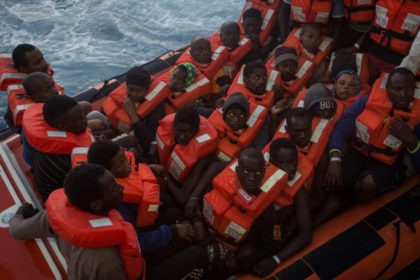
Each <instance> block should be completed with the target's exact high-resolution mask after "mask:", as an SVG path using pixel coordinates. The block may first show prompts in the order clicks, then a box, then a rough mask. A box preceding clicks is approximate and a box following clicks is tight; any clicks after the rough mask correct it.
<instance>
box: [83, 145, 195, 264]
mask: <svg viewBox="0 0 420 280" xmlns="http://www.w3.org/2000/svg"><path fill="white" fill-rule="evenodd" d="M87 159H88V162H89V163H95V164H99V165H101V166H103V167H105V168H106V169H107V170H109V171H111V173H112V174H113V175H114V177H115V180H116V181H117V183H118V184H121V185H122V186H123V187H124V191H123V194H124V196H123V199H122V202H124V204H122V205H121V206H120V207H119V211H120V212H121V213H122V215H123V216H124V218H125V219H126V220H127V221H129V222H131V223H132V224H133V225H135V227H136V229H137V230H139V231H140V232H142V234H139V242H140V247H141V249H142V251H143V253H145V255H146V259H147V260H148V261H150V262H154V263H156V262H159V261H161V260H163V259H166V258H167V257H169V256H170V255H171V254H174V253H175V252H176V251H178V250H181V249H182V248H185V247H187V246H188V245H189V243H188V242H185V241H193V240H194V239H195V232H194V228H193V227H192V225H190V224H188V223H180V222H181V221H183V220H184V216H183V213H182V212H181V211H180V209H178V208H177V207H175V205H174V203H171V204H172V205H167V204H168V203H167V202H168V200H167V199H166V198H167V194H166V193H165V177H166V172H165V170H164V168H163V166H160V165H156V164H153V165H147V164H139V165H136V164H135V163H134V162H130V161H133V157H132V156H130V153H127V152H124V151H123V150H122V149H121V147H120V145H118V144H117V143H116V142H113V141H110V140H99V141H96V142H95V143H93V144H92V146H91V147H90V148H89V151H88V154H87ZM158 182H159V183H158ZM160 185H161V186H162V189H161V188H160ZM161 190H162V192H161ZM160 197H161V198H162V199H160ZM163 203H164V204H165V205H162V204H163ZM163 248H164V249H163ZM156 249H160V250H159V252H160V254H159V255H160V256H156V252H153V251H155V250H156ZM152 252H153V253H152ZM146 253H147V254H146Z"/></svg>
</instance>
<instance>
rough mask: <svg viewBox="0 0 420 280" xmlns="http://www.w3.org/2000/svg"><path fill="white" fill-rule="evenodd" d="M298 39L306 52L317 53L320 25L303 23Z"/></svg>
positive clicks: (319, 41) (320, 31)
mask: <svg viewBox="0 0 420 280" xmlns="http://www.w3.org/2000/svg"><path fill="white" fill-rule="evenodd" d="M299 39H300V42H301V43H302V46H303V48H304V49H306V50H307V51H308V52H310V53H312V54H316V53H318V48H319V45H320V44H321V39H322V29H321V26H319V25H317V24H314V23H307V24H305V25H303V27H302V31H301V32H300V37H299Z"/></svg>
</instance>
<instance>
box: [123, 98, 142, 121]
mask: <svg viewBox="0 0 420 280" xmlns="http://www.w3.org/2000/svg"><path fill="white" fill-rule="evenodd" d="M123 108H124V110H125V112H126V113H127V115H128V116H129V117H130V119H131V121H132V122H133V123H135V122H137V121H138V120H139V116H138V115H137V112H136V105H135V104H134V102H133V101H132V100H131V99H130V98H127V99H126V100H124V103H123Z"/></svg>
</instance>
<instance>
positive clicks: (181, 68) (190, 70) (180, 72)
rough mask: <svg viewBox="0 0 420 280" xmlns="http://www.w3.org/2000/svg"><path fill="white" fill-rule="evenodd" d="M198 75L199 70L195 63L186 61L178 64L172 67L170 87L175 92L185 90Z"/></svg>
mask: <svg viewBox="0 0 420 280" xmlns="http://www.w3.org/2000/svg"><path fill="white" fill-rule="evenodd" d="M196 77H197V72H196V71H195V67H194V65H193V64H191V63H186V62H185V63H181V64H178V65H177V66H175V67H174V68H173V69H172V72H171V80H170V81H169V87H170V88H171V90H173V91H175V92H178V91H184V90H185V89H186V88H187V87H188V86H190V85H191V84H192V83H193V82H194V80H195V78H196Z"/></svg>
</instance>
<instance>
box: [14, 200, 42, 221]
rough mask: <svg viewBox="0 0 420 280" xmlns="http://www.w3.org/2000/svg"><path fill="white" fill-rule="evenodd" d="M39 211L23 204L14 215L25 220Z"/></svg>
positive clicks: (28, 204)
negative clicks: (20, 216)
mask: <svg viewBox="0 0 420 280" xmlns="http://www.w3.org/2000/svg"><path fill="white" fill-rule="evenodd" d="M38 212H39V210H38V209H35V208H34V207H33V206H32V204H30V203H27V202H25V203H24V204H22V205H21V206H20V207H19V208H18V210H17V211H16V215H22V216H23V217H24V218H25V219H27V218H30V217H32V216H33V215H35V214H36V213H38Z"/></svg>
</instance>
